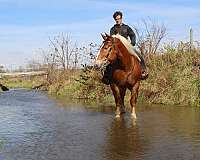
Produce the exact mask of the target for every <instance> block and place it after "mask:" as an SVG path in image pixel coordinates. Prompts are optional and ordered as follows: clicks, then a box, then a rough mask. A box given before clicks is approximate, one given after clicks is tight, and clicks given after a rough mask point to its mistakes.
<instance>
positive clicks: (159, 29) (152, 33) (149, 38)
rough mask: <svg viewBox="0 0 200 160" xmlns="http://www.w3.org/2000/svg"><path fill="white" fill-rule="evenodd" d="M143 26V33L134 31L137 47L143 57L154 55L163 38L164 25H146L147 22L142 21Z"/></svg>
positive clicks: (152, 23)
mask: <svg viewBox="0 0 200 160" xmlns="http://www.w3.org/2000/svg"><path fill="white" fill-rule="evenodd" d="M143 25H144V31H142V32H141V33H139V31H138V30H137V29H136V33H137V35H138V43H137V46H138V47H139V49H140V51H141V53H142V55H144V56H145V55H147V54H156V51H157V49H158V46H159V44H160V42H161V40H162V39H163V38H164V37H165V34H166V28H165V26H164V25H158V24H156V23H155V22H153V21H150V23H147V21H145V20H143Z"/></svg>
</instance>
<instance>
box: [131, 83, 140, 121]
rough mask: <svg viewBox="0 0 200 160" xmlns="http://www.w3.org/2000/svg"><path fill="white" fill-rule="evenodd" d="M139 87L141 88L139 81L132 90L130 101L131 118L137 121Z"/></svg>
mask: <svg viewBox="0 0 200 160" xmlns="http://www.w3.org/2000/svg"><path fill="white" fill-rule="evenodd" d="M139 86H140V82H139V81H138V82H137V83H136V84H135V85H134V86H133V87H132V89H131V99H130V104H131V116H132V118H133V119H135V120H136V118H137V116H136V113H135V107H136V102H137V97H138V89H139Z"/></svg>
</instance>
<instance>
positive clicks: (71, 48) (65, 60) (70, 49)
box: [49, 34, 79, 70]
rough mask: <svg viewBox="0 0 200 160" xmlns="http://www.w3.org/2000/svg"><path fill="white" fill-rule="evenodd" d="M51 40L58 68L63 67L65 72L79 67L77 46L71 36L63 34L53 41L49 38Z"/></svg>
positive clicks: (53, 55)
mask: <svg viewBox="0 0 200 160" xmlns="http://www.w3.org/2000/svg"><path fill="white" fill-rule="evenodd" d="M49 40H50V47H51V49H52V57H53V58H54V62H55V63H56V64H57V65H58V66H60V67H62V68H63V70H66V69H70V68H72V67H74V66H77V63H78V54H79V52H78V48H77V44H76V43H74V44H72V42H71V40H70V36H69V35H66V36H65V35H64V34H61V35H58V36H55V37H54V38H53V39H51V38H49Z"/></svg>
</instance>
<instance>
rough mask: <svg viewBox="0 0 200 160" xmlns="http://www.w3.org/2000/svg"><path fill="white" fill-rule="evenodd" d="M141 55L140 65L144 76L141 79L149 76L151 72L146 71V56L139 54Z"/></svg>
mask: <svg viewBox="0 0 200 160" xmlns="http://www.w3.org/2000/svg"><path fill="white" fill-rule="evenodd" d="M138 56H139V57H140V60H141V61H140V65H141V69H142V77H141V80H145V79H147V78H148V76H149V74H148V72H147V71H146V65H145V62H144V58H143V57H142V56H140V55H138Z"/></svg>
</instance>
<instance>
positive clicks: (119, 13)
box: [113, 11, 122, 19]
mask: <svg viewBox="0 0 200 160" xmlns="http://www.w3.org/2000/svg"><path fill="white" fill-rule="evenodd" d="M118 15H120V16H121V18H122V12H120V11H116V12H115V13H114V14H113V18H114V19H115V18H116V17H117V16H118Z"/></svg>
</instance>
